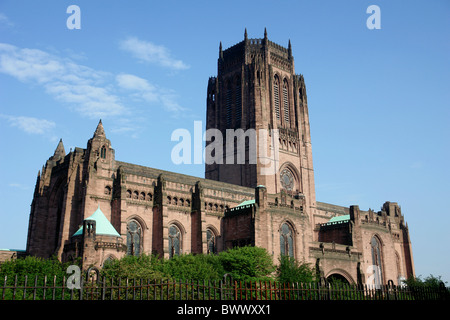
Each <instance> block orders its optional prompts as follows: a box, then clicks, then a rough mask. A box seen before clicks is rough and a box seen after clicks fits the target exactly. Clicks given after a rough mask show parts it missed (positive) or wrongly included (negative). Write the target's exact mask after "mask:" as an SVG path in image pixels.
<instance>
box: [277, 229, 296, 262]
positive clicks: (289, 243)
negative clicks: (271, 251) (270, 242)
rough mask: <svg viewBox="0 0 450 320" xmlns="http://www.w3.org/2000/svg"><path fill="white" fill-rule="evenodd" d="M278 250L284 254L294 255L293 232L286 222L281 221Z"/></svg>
mask: <svg viewBox="0 0 450 320" xmlns="http://www.w3.org/2000/svg"><path fill="white" fill-rule="evenodd" d="M280 252H281V254H282V255H284V256H289V257H291V258H293V257H294V233H293V232H292V228H291V226H290V225H289V224H288V223H287V222H285V223H283V225H282V226H281V230H280Z"/></svg>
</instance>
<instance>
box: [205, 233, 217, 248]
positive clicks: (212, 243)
mask: <svg viewBox="0 0 450 320" xmlns="http://www.w3.org/2000/svg"><path fill="white" fill-rule="evenodd" d="M206 243H207V253H216V235H215V233H214V231H212V230H211V229H206Z"/></svg>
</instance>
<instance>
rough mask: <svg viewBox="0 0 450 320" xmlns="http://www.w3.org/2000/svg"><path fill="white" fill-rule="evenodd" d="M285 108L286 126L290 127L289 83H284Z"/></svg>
mask: <svg viewBox="0 0 450 320" xmlns="http://www.w3.org/2000/svg"><path fill="white" fill-rule="evenodd" d="M283 107H284V110H283V112H284V121H285V122H286V124H285V125H286V126H289V95H288V84H287V81H286V80H285V81H283Z"/></svg>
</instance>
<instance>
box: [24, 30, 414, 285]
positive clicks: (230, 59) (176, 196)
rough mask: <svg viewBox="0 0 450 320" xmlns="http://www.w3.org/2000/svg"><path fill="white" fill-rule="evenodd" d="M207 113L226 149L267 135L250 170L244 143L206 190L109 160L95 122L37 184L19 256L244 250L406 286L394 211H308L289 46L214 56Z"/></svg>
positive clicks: (401, 223) (93, 257)
mask: <svg viewBox="0 0 450 320" xmlns="http://www.w3.org/2000/svg"><path fill="white" fill-rule="evenodd" d="M206 107H207V109H206V129H216V130H218V132H222V133H223V136H224V137H226V134H225V132H226V130H227V129H234V130H237V129H243V130H244V131H245V130H247V131H248V130H249V129H255V130H259V129H263V130H266V131H267V132H269V134H268V135H266V136H265V137H263V139H262V138H261V136H260V134H259V133H258V132H260V131H255V132H257V133H258V137H257V139H256V141H257V144H258V147H261V146H263V147H265V148H266V149H267V150H268V152H267V154H266V155H264V154H263V155H260V154H259V153H258V154H257V156H256V161H254V162H250V161H249V159H248V158H249V156H250V153H251V148H250V147H249V145H248V143H247V144H245V149H244V150H245V155H246V158H245V161H234V162H232V163H229V162H225V161H215V162H214V163H206V165H205V179H203V178H198V177H192V176H187V175H183V174H179V173H173V172H168V171H163V170H158V169H154V168H149V167H144V166H140V165H135V164H131V163H126V162H121V161H119V160H117V159H116V158H115V155H114V149H113V148H112V144H111V141H110V140H109V139H108V138H107V135H106V133H105V129H104V127H103V124H102V122H101V121H100V122H99V124H98V126H97V128H96V130H95V132H94V134H93V136H92V138H91V139H90V140H89V141H88V142H87V147H86V148H85V149H82V148H75V149H74V150H73V151H71V152H69V153H68V154H66V152H65V150H64V146H63V143H62V140H61V141H60V142H59V144H58V146H57V148H56V150H55V152H54V154H53V155H52V156H51V157H50V158H49V159H48V160H47V162H46V163H45V165H44V166H43V168H42V170H41V171H40V172H39V174H38V177H37V182H36V187H35V191H34V197H33V201H32V204H31V212H30V218H29V228H28V239H27V248H26V251H27V254H30V255H34V256H38V257H51V256H53V255H56V256H57V257H58V258H59V259H60V260H62V261H70V260H72V259H75V258H81V260H82V263H83V267H85V268H87V267H89V266H92V265H94V266H97V267H101V266H102V265H103V264H104V263H105V262H106V261H108V260H110V259H119V258H121V257H123V256H124V255H139V254H152V253H153V254H158V255H160V256H162V257H165V258H171V257H173V256H174V255H180V254H185V253H197V254H200V253H203V254H208V253H212V254H214V253H217V252H220V251H223V250H227V249H228V248H232V247H236V246H246V245H251V246H258V247H262V248H265V249H267V251H268V252H269V253H270V254H271V255H272V256H273V259H274V262H275V263H276V262H277V261H278V259H279V257H280V256H281V255H288V256H291V257H294V258H295V259H297V260H298V261H304V262H308V263H311V265H313V266H315V268H316V272H317V274H318V275H320V277H322V278H324V279H330V278H338V279H341V280H345V281H346V282H348V283H350V284H363V283H367V281H368V278H369V277H370V276H371V275H373V270H374V268H377V269H378V270H379V276H380V281H381V282H382V283H383V284H386V283H388V282H389V281H390V280H392V281H393V282H394V284H399V283H400V280H401V279H404V278H407V277H409V276H410V275H414V263H413V258H412V249H411V242H410V238H409V232H408V226H407V224H406V222H405V219H404V217H403V215H402V212H401V209H400V206H399V205H398V204H397V203H395V202H385V203H384V204H382V206H381V210H380V211H378V212H375V211H373V210H370V209H369V210H368V211H364V210H362V209H360V208H359V207H358V206H357V205H351V206H350V207H342V206H338V205H333V204H329V203H324V202H319V201H316V197H315V186H314V168H313V160H312V147H311V136H310V123H309V119H308V104H307V95H306V88H305V81H304V78H303V76H302V75H297V74H295V70H294V58H293V56H292V48H291V43H290V41H289V44H288V47H287V48H285V47H283V46H280V45H278V44H276V43H274V42H272V41H269V40H268V37H267V32H266V31H265V32H264V38H262V39H249V38H248V37H247V31H245V35H244V40H243V41H241V42H239V43H237V44H236V45H234V46H232V47H230V48H228V49H226V50H222V44H220V47H219V58H218V69H217V76H216V77H211V78H210V79H209V80H208V85H207V97H206ZM106 131H107V130H106ZM271 132H277V136H276V137H277V139H276V140H275V139H274V135H273V134H270V133H271ZM234 140H235V139H234V138H233V139H232V141H223V152H222V153H220V152H216V154H215V156H216V157H217V156H218V155H220V154H222V155H221V156H222V157H223V158H224V159H225V157H226V156H231V157H232V158H233V159H234V158H235V157H236V156H237V155H236V149H234V151H232V152H231V155H230V151H229V150H227V149H226V148H225V145H226V144H229V143H233V144H234ZM210 143H213V142H212V141H209V142H207V146H208V145H209V144H210ZM216 151H217V150H216ZM273 154H277V159H271V158H270V157H272V155H273ZM268 158H269V159H268ZM267 160H271V161H267ZM274 160H275V161H274ZM267 163H271V164H274V163H275V166H274V168H273V172H269V173H268V172H267V170H266V171H265V172H263V170H262V169H267V165H265V164H267Z"/></svg>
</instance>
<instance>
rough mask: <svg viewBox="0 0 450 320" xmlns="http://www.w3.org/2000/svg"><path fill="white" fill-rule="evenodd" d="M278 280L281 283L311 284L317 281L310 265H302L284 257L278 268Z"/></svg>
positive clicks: (281, 258)
mask: <svg viewBox="0 0 450 320" xmlns="http://www.w3.org/2000/svg"><path fill="white" fill-rule="evenodd" d="M276 274H277V280H278V281H279V282H281V283H295V282H298V283H310V282H313V281H315V273H314V269H313V268H311V266H310V264H309V263H300V262H299V261H297V260H295V259H294V258H292V257H289V256H285V255H282V256H281V257H280V259H279V264H278V266H277V273H276Z"/></svg>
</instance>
